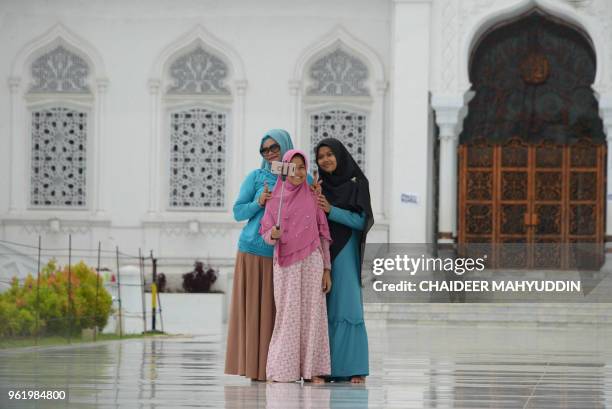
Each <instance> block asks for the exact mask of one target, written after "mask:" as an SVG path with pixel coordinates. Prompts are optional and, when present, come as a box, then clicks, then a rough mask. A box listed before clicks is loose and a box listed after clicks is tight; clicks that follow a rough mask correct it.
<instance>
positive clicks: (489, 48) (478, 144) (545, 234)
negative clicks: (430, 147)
mask: <svg viewBox="0 0 612 409" xmlns="http://www.w3.org/2000/svg"><path fill="white" fill-rule="evenodd" d="M595 69H596V58H595V54H594V51H593V47H592V46H591V43H590V41H589V39H588V37H587V36H586V35H585V34H584V33H582V32H580V31H579V30H578V29H576V28H574V27H571V26H569V25H566V24H564V23H563V22H561V21H559V20H557V19H556V18H553V17H551V16H548V15H546V14H544V13H543V12H541V11H540V10H534V11H532V12H530V13H529V14H527V15H525V16H522V17H521V18H519V19H517V20H515V21H512V22H509V23H506V24H504V25H502V26H498V27H497V28H494V29H492V30H490V31H489V32H488V33H486V34H485V35H484V36H483V37H482V39H481V40H480V42H479V44H478V45H477V46H476V47H475V48H474V52H473V54H472V58H471V62H470V80H471V82H472V84H473V88H472V90H473V91H474V92H475V95H474V98H473V99H472V100H471V101H470V104H469V114H468V116H467V118H466V119H465V122H464V127H463V132H462V133H461V135H460V139H459V141H460V146H459V187H458V192H459V195H458V196H459V197H458V199H459V207H458V240H459V244H460V248H465V245H468V246H469V245H471V244H473V243H480V244H479V246H483V245H484V246H485V247H486V246H490V249H489V251H488V252H489V253H490V258H489V266H490V267H512V268H546V269H567V268H575V267H576V265H577V263H578V264H579V267H580V268H584V267H585V260H586V261H587V262H588V264H589V265H588V267H590V268H592V267H594V268H597V267H598V266H599V264H600V263H601V261H602V259H603V257H602V255H603V240H604V204H605V197H604V196H605V163H606V161H605V155H606V151H605V149H606V148H605V135H604V132H603V126H602V121H601V119H600V118H599V112H598V104H597V100H596V99H595V97H594V95H593V90H592V89H591V85H592V83H593V81H594V78H595ZM577 245H581V246H588V250H587V251H586V252H583V253H582V255H583V257H582V258H583V259H584V260H577V259H576V254H577V253H576V251H575V248H576V246H577Z"/></svg>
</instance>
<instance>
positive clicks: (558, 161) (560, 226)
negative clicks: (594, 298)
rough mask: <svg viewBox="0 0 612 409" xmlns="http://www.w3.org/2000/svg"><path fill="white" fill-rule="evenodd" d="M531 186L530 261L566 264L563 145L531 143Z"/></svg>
mask: <svg viewBox="0 0 612 409" xmlns="http://www.w3.org/2000/svg"><path fill="white" fill-rule="evenodd" d="M531 151H532V155H533V170H532V172H533V186H532V188H533V189H532V200H531V202H532V203H531V207H530V217H531V220H530V221H531V225H530V227H531V229H530V230H531V231H532V234H533V237H532V240H531V242H532V243H534V244H535V245H534V246H531V253H532V254H531V257H532V260H531V265H532V266H533V267H534V268H541V269H560V268H564V267H565V264H566V263H565V261H564V251H563V247H564V242H565V241H564V237H566V235H565V230H566V224H567V218H566V217H564V214H565V211H566V200H564V198H566V197H567V192H566V191H564V188H567V184H566V183H564V176H565V175H566V173H567V171H566V168H567V164H566V153H567V152H566V151H567V150H566V149H564V147H563V146H560V145H554V144H547V143H543V144H539V145H536V146H533V147H531Z"/></svg>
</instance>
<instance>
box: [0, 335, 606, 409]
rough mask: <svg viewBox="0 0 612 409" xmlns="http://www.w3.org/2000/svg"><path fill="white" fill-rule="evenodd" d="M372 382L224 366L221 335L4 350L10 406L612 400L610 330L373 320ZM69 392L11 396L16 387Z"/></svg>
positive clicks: (591, 404) (0, 359)
mask: <svg viewBox="0 0 612 409" xmlns="http://www.w3.org/2000/svg"><path fill="white" fill-rule="evenodd" d="M369 337H370V365H371V368H370V372H371V376H370V377H369V378H368V381H367V384H366V385H364V386H363V385H351V384H346V383H340V384H326V385H324V386H318V385H312V384H301V383H293V384H266V383H251V382H249V381H247V380H245V379H242V378H240V377H234V376H227V375H223V359H224V343H225V341H224V339H223V337H222V336H202V337H192V338H189V337H184V338H178V337H172V338H164V339H159V338H158V339H146V340H126V341H122V342H107V343H98V344H95V345H81V346H62V347H52V348H44V349H38V350H36V349H28V350H21V351H19V350H10V351H6V350H5V351H0V389H2V396H1V397H0V408H12V407H16V408H17V407H18V408H26V407H32V408H36V407H38V408H48V407H78V408H91V407H102V408H180V407H201V408H279V409H280V408H283V409H285V408H287V409H289V408H346V409H360V408H470V409H475V408H588V409H592V408H607V407H609V408H612V331H610V330H609V329H608V330H604V329H597V328H590V329H585V328H580V329H559V328H556V329H542V328H537V327H534V328H508V327H503V328H480V327H475V326H470V327H468V326H452V327H451V326H391V325H373V324H372V325H370V326H369ZM23 388H28V389H50V388H54V389H56V390H66V391H67V392H68V395H69V399H68V400H67V401H41V400H39V401H19V402H17V401H14V400H13V401H9V400H8V399H7V395H6V393H7V389H23Z"/></svg>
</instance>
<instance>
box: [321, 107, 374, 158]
mask: <svg viewBox="0 0 612 409" xmlns="http://www.w3.org/2000/svg"><path fill="white" fill-rule="evenodd" d="M310 138H311V139H310V142H311V146H313V147H315V146H317V144H318V143H319V142H320V141H321V140H322V139H325V138H336V139H339V140H340V141H342V143H343V144H344V146H346V148H347V149H348V151H349V152H350V153H351V155H352V156H353V158H355V160H356V161H357V164H358V165H359V167H360V168H361V169H365V139H366V115H365V114H363V113H358V112H350V111H346V110H329V111H324V112H318V113H314V114H311V115H310ZM313 156H314V155H313ZM315 165H316V158H314V157H313V158H312V165H311V166H312V167H311V169H316V168H315V167H314V166H315Z"/></svg>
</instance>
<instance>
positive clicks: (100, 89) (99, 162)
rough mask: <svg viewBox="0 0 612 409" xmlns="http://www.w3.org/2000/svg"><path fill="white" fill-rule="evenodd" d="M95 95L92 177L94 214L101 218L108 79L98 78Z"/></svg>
mask: <svg viewBox="0 0 612 409" xmlns="http://www.w3.org/2000/svg"><path fill="white" fill-rule="evenodd" d="M96 86H97V94H96V119H95V121H96V136H95V144H94V145H95V148H94V149H95V155H96V169H95V176H94V186H95V192H96V193H95V194H96V196H95V213H96V215H97V216H103V215H104V213H105V211H106V210H107V206H106V204H107V201H108V198H107V197H106V196H105V195H107V194H108V189H107V188H106V180H107V175H106V170H107V168H106V166H104V163H103V162H105V161H106V160H108V155H107V151H106V147H107V145H108V142H107V140H106V135H105V130H106V128H105V122H106V89H107V88H108V79H106V78H98V79H97V81H96Z"/></svg>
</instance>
